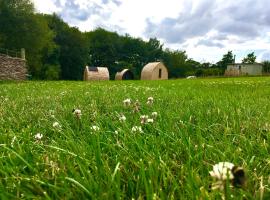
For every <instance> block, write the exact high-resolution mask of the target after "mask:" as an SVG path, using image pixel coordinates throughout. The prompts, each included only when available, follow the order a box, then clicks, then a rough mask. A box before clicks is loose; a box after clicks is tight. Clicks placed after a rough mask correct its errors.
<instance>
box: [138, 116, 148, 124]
mask: <svg viewBox="0 0 270 200" xmlns="http://www.w3.org/2000/svg"><path fill="white" fill-rule="evenodd" d="M140 119H141V124H146V123H147V119H148V115H141V117H140Z"/></svg>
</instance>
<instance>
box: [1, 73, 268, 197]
mask: <svg viewBox="0 0 270 200" xmlns="http://www.w3.org/2000/svg"><path fill="white" fill-rule="evenodd" d="M148 97H153V99H154V101H153V104H152V105H149V104H147V103H146V102H147V99H148ZM127 98H130V99H131V101H132V102H131V103H132V105H131V106H124V104H123V101H124V100H125V99H127ZM136 100H138V102H139V104H140V111H139V112H138V113H137V112H134V111H133V110H134V105H133V103H134V102H135V101H136ZM73 109H80V110H81V114H82V115H81V116H78V115H77V116H76V115H74V114H73V113H72V110H73ZM152 112H157V118H156V119H154V123H148V124H141V120H140V116H141V115H149V118H151V114H152ZM123 115H124V116H125V117H126V120H125V121H122V122H121V121H120V120H119V118H121V117H123ZM153 118H154V117H153ZM122 119H123V118H122ZM55 122H57V123H55ZM93 126H97V127H99V130H97V129H98V128H96V130H95V127H93ZM134 126H141V127H142V131H139V130H135V129H136V128H133V127H134ZM132 128H133V131H132ZM38 133H39V135H37V134H38ZM42 136H43V137H42ZM269 141H270V78H268V77H262V78H227V79H226V78H220V79H194V80H185V79H183V80H171V81H148V82H143V81H130V82H116V81H111V82H22V83H12V82H9V83H5V82H2V83H0V149H1V150H0V152H1V154H0V180H1V181H0V199H16V198H24V199H31V198H36V199H38V198H40V199H81V200H82V199H132V198H133V199H151V200H152V199H219V198H221V196H222V195H223V193H222V192H218V191H215V192H209V191H208V186H209V185H210V183H211V177H209V171H210V170H211V169H212V165H213V164H216V163H218V162H221V161H228V162H232V163H234V164H236V165H240V166H242V167H244V169H245V171H246V173H247V177H248V181H247V186H246V187H245V188H244V189H243V190H242V189H230V190H228V191H226V194H225V196H226V198H227V199H230V198H232V199H270V176H269V175H270V156H269V153H270V146H269Z"/></svg>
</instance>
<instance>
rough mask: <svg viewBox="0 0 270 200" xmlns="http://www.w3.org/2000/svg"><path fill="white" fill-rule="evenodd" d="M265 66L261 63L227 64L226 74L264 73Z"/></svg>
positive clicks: (251, 74) (253, 74)
mask: <svg viewBox="0 0 270 200" xmlns="http://www.w3.org/2000/svg"><path fill="white" fill-rule="evenodd" d="M262 71H263V66H262V64H260V63H253V64H249V63H233V64H229V65H228V66H227V69H226V70H225V76H243V75H250V76H257V75H262Z"/></svg>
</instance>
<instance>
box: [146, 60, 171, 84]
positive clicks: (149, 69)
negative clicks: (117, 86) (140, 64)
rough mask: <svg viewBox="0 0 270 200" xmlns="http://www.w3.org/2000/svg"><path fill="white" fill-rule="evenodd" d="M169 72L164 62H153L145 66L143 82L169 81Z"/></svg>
mask: <svg viewBox="0 0 270 200" xmlns="http://www.w3.org/2000/svg"><path fill="white" fill-rule="evenodd" d="M167 79H168V70H167V68H166V67H165V65H164V64H163V63H162V62H152V63H148V64H147V65H145V66H144V68H143V69H142V72H141V80H167Z"/></svg>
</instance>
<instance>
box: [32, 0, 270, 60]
mask: <svg viewBox="0 0 270 200" xmlns="http://www.w3.org/2000/svg"><path fill="white" fill-rule="evenodd" d="M33 2H34V3H35V6H36V9H37V11H39V12H43V13H53V12H55V13H57V14H58V15H60V16H61V17H62V18H63V19H64V21H66V22H67V23H69V24H70V25H71V26H76V27H78V28H79V29H80V30H81V31H91V30H94V29H95V28H97V27H102V28H105V29H107V30H110V31H116V32H118V33H119V34H125V33H128V34H129V35H131V36H134V37H141V38H143V39H145V40H147V39H149V38H150V37H156V38H158V39H159V40H160V41H161V42H162V43H163V44H164V46H165V47H168V48H171V49H179V50H185V51H186V52H187V54H188V56H189V57H190V58H193V59H195V60H197V61H200V62H217V61H219V60H220V59H221V58H222V55H223V54H225V53H226V52H227V51H228V50H232V51H233V53H234V54H236V61H237V62H240V61H241V60H242V58H243V57H244V56H245V55H246V54H248V53H250V52H252V51H254V52H255V54H256V56H257V61H262V60H270V6H269V5H268V2H269V0H256V1H254V0H46V1H44V0H33Z"/></svg>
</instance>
